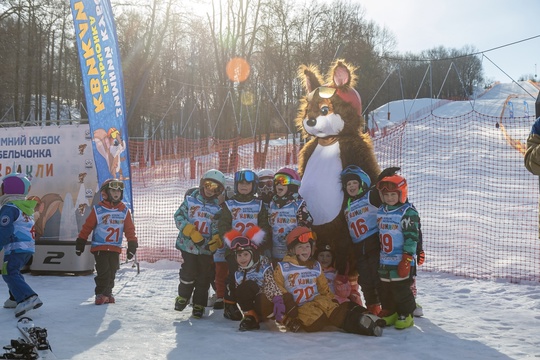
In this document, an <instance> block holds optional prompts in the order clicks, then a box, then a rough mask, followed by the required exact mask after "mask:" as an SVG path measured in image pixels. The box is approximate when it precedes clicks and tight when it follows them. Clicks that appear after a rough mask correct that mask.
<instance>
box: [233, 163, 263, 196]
mask: <svg viewBox="0 0 540 360" xmlns="http://www.w3.org/2000/svg"><path fill="white" fill-rule="evenodd" d="M240 181H246V182H248V183H251V184H252V187H251V192H250V193H249V195H255V193H256V192H257V186H258V184H259V177H258V176H257V174H255V173H254V172H253V171H252V170H249V169H242V170H239V171H237V172H235V173H234V192H235V193H236V194H239V192H238V183H239V182H240Z"/></svg>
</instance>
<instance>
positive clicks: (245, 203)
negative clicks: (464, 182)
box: [174, 166, 424, 336]
mask: <svg viewBox="0 0 540 360" xmlns="http://www.w3.org/2000/svg"><path fill="white" fill-rule="evenodd" d="M397 170H399V169H398V168H389V169H386V170H385V171H383V172H382V173H381V175H380V176H379V179H377V180H378V181H377V184H376V186H371V180H370V178H369V176H368V175H367V174H366V173H365V172H364V171H362V169H361V168H359V167H357V166H348V167H347V168H345V169H344V170H343V172H342V174H341V182H342V186H343V191H344V193H345V194H346V196H345V198H346V201H345V203H344V205H343V215H344V217H345V218H346V220H347V223H348V226H349V231H350V237H351V239H352V243H351V250H352V253H353V254H354V262H355V269H349V274H352V275H350V276H346V275H342V274H341V275H340V274H338V272H337V271H336V270H335V269H336V264H335V256H334V249H332V248H331V247H330V246H328V245H325V243H324V241H322V242H320V245H319V247H318V246H317V236H316V233H315V232H314V231H312V230H311V225H312V217H311V215H310V213H309V210H308V205H309V204H306V203H305V201H304V200H303V199H302V197H301V196H300V195H299V194H298V190H299V187H300V185H301V180H300V177H299V176H298V174H297V173H296V172H295V171H294V170H293V169H290V168H282V169H280V170H278V171H277V172H275V173H272V171H270V170H268V169H264V170H261V171H260V172H259V173H258V174H256V173H255V172H254V171H252V170H248V169H245V170H240V171H238V172H236V173H235V175H234V194H232V196H230V197H226V198H225V199H223V198H220V195H221V194H222V193H223V192H224V190H225V183H226V179H225V176H224V174H223V173H221V172H220V171H218V170H215V169H212V170H209V171H208V172H206V173H205V174H204V175H203V177H202V178H201V180H200V184H199V187H198V188H195V189H192V190H190V191H188V193H187V194H186V196H185V199H184V202H183V203H182V204H181V206H180V207H179V209H178V210H177V211H176V213H175V215H174V219H175V223H176V226H177V228H178V230H179V235H178V238H177V240H176V248H177V249H179V250H180V251H181V252H182V258H183V261H184V262H183V264H182V267H181V269H180V272H179V275H180V284H179V286H178V296H177V297H176V300H175V310H177V311H183V310H184V309H185V308H186V307H187V305H188V304H189V303H190V302H192V304H193V310H192V315H193V317H195V318H200V317H202V316H203V315H204V310H205V307H206V305H207V299H208V293H209V289H210V286H212V287H214V289H215V292H216V296H217V299H216V301H215V303H214V305H213V306H214V309H216V310H217V309H224V313H223V314H224V317H225V318H228V319H231V320H235V321H240V326H239V329H240V330H241V331H246V330H254V329H259V328H260V326H259V323H260V322H261V321H263V320H264V319H267V318H275V320H276V321H277V322H278V323H279V324H282V325H284V326H286V327H287V328H288V329H289V330H291V331H298V330H299V329H303V330H304V331H307V332H311V331H318V330H320V329H322V328H323V327H324V326H326V325H334V326H337V327H339V328H341V329H343V330H345V331H347V332H352V333H358V334H364V335H375V336H380V335H381V334H382V328H383V327H384V326H391V325H393V326H395V328H397V329H405V328H408V327H411V326H413V325H414V320H413V314H414V312H415V310H419V309H420V308H419V307H418V308H417V305H416V301H415V295H416V294H415V292H414V291H415V286H414V275H415V270H416V265H417V255H418V258H419V259H420V258H421V259H422V261H423V259H424V255H423V251H422V252H420V250H421V248H420V247H419V244H420V246H421V232H420V219H419V216H418V212H417V211H416V209H415V208H414V206H412V204H410V203H409V202H408V199H407V189H408V188H407V182H406V180H405V179H404V178H403V177H402V176H400V175H397V174H396V171H397ZM420 254H421V255H420ZM355 270H356V271H355ZM357 281H358V282H357ZM358 288H360V289H361V291H362V294H363V297H364V300H365V305H366V307H364V306H363V303H362V299H361V297H360V294H359V292H358Z"/></svg>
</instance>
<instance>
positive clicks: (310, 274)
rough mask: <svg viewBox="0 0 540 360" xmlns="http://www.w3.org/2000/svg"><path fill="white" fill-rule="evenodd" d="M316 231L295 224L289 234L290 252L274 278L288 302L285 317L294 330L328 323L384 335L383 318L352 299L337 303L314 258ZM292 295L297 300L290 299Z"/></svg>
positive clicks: (290, 328) (317, 328) (320, 326)
mask: <svg viewBox="0 0 540 360" xmlns="http://www.w3.org/2000/svg"><path fill="white" fill-rule="evenodd" d="M315 239H316V236H315V233H314V232H312V231H311V230H310V229H309V228H306V227H302V226H299V227H296V228H294V229H293V230H292V231H290V232H289V234H288V235H287V237H286V241H287V249H288V253H287V255H286V256H285V257H284V258H283V261H280V262H278V264H277V267H276V269H275V270H274V280H275V282H276V284H277V286H278V288H279V289H280V290H281V293H282V298H283V303H284V305H285V311H286V313H285V316H284V319H283V322H284V324H285V325H286V326H287V328H288V329H289V330H291V331H293V332H296V331H298V330H299V329H303V330H305V331H307V332H313V331H319V330H321V329H322V328H323V327H325V326H327V325H334V326H337V327H339V328H341V329H343V330H345V331H346V332H351V333H355V334H361V335H374V336H381V335H382V327H381V326H383V325H384V321H383V320H382V319H380V318H378V317H377V316H375V315H373V314H369V313H368V311H367V309H366V308H364V307H362V306H359V305H357V304H355V303H354V302H352V301H349V302H345V303H342V304H338V303H337V302H335V301H333V298H334V294H332V292H331V291H330V288H329V287H328V282H327V280H326V277H325V276H324V273H323V271H322V267H321V264H320V263H319V262H318V261H316V260H314V259H313V258H312V255H313V251H314V247H315ZM291 297H292V298H293V299H294V301H290V300H287V299H290V298H291Z"/></svg>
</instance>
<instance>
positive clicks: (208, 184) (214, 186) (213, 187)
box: [203, 180, 221, 193]
mask: <svg viewBox="0 0 540 360" xmlns="http://www.w3.org/2000/svg"><path fill="white" fill-rule="evenodd" d="M203 186H204V188H205V189H207V190H210V191H212V192H214V193H218V192H220V188H221V185H220V184H218V183H217V182H214V181H212V180H205V181H204V183H203Z"/></svg>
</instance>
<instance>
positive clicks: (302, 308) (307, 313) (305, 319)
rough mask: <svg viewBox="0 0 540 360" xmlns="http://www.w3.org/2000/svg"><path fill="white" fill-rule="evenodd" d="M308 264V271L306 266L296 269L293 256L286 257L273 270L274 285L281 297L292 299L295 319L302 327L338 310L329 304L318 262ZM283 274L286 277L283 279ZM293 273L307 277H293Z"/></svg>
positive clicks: (331, 303) (330, 296) (330, 295)
mask: <svg viewBox="0 0 540 360" xmlns="http://www.w3.org/2000/svg"><path fill="white" fill-rule="evenodd" d="M310 262H311V264H312V265H313V266H312V269H310V268H309V266H307V265H300V264H299V262H298V259H297V258H296V256H290V255H286V256H285V257H284V258H283V261H280V262H278V265H277V266H276V269H275V270H274V280H275V282H276V285H277V286H278V288H279V289H280V290H281V292H282V294H285V293H287V292H289V293H291V294H292V295H293V297H294V299H295V301H296V303H297V304H298V318H299V319H300V320H301V321H302V323H303V324H304V325H305V326H310V325H311V324H313V323H314V322H315V321H316V320H318V319H319V318H320V317H321V316H323V315H325V316H327V317H330V315H331V314H332V312H333V311H334V310H335V309H336V308H337V307H338V304H337V303H336V302H334V301H332V299H333V298H334V294H333V293H332V292H331V291H330V288H329V286H328V282H327V280H326V277H325V276H324V272H323V271H322V267H321V265H320V264H319V262H318V261H310ZM310 270H312V271H310ZM284 273H286V274H288V275H287V276H285V275H284ZM295 273H296V275H299V274H302V275H309V277H305V276H304V277H300V276H295ZM285 277H287V279H285ZM297 280H300V281H301V283H300V282H299V281H297Z"/></svg>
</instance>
